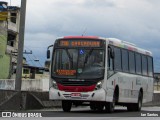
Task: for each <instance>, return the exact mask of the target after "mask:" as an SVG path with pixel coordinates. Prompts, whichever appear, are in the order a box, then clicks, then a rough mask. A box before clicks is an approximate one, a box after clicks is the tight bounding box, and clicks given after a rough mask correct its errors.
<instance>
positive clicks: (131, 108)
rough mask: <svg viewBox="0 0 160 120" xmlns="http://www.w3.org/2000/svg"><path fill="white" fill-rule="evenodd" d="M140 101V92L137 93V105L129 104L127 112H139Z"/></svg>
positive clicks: (141, 96)
mask: <svg viewBox="0 0 160 120" xmlns="http://www.w3.org/2000/svg"><path fill="white" fill-rule="evenodd" d="M142 100H143V95H142V92H139V96H138V102H137V103H131V104H129V105H128V106H127V110H128V111H141V108H142Z"/></svg>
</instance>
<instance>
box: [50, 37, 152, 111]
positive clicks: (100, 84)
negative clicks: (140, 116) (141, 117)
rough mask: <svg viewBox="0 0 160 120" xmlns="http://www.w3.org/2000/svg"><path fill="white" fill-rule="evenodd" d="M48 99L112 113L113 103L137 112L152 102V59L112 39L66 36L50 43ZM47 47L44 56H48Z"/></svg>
mask: <svg viewBox="0 0 160 120" xmlns="http://www.w3.org/2000/svg"><path fill="white" fill-rule="evenodd" d="M51 46H53V52H52V57H51V69H50V87H49V99H50V100H61V101H62V108H63V111H65V112H69V111H70V110H71V107H72V105H77V106H78V105H88V106H90V108H91V109H92V110H103V109H104V108H105V110H106V111H107V112H113V111H114V107H115V105H122V106H126V107H127V109H128V110H129V111H140V110H141V107H142V103H145V102H149V101H152V96H153V58H152V53H151V52H150V51H147V50H144V49H141V48H138V47H136V45H134V44H132V43H128V42H125V41H122V40H118V39H115V38H101V37H95V36H66V37H62V38H58V39H57V40H56V41H55V43H54V44H53V45H51ZM51 46H49V47H48V51H47V58H50V51H49V48H50V47H51Z"/></svg>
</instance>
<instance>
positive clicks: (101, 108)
mask: <svg viewBox="0 0 160 120" xmlns="http://www.w3.org/2000/svg"><path fill="white" fill-rule="evenodd" d="M103 109H104V103H100V104H99V105H97V110H98V111H103Z"/></svg>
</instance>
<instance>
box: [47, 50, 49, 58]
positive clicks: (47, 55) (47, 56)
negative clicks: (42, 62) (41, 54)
mask: <svg viewBox="0 0 160 120" xmlns="http://www.w3.org/2000/svg"><path fill="white" fill-rule="evenodd" d="M47 59H50V50H47Z"/></svg>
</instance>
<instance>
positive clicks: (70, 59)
mask: <svg viewBox="0 0 160 120" xmlns="http://www.w3.org/2000/svg"><path fill="white" fill-rule="evenodd" d="M66 52H67V55H68V57H69V61H70V64H71V68H73V57H71V55H70V53H69V52H68V49H66Z"/></svg>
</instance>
